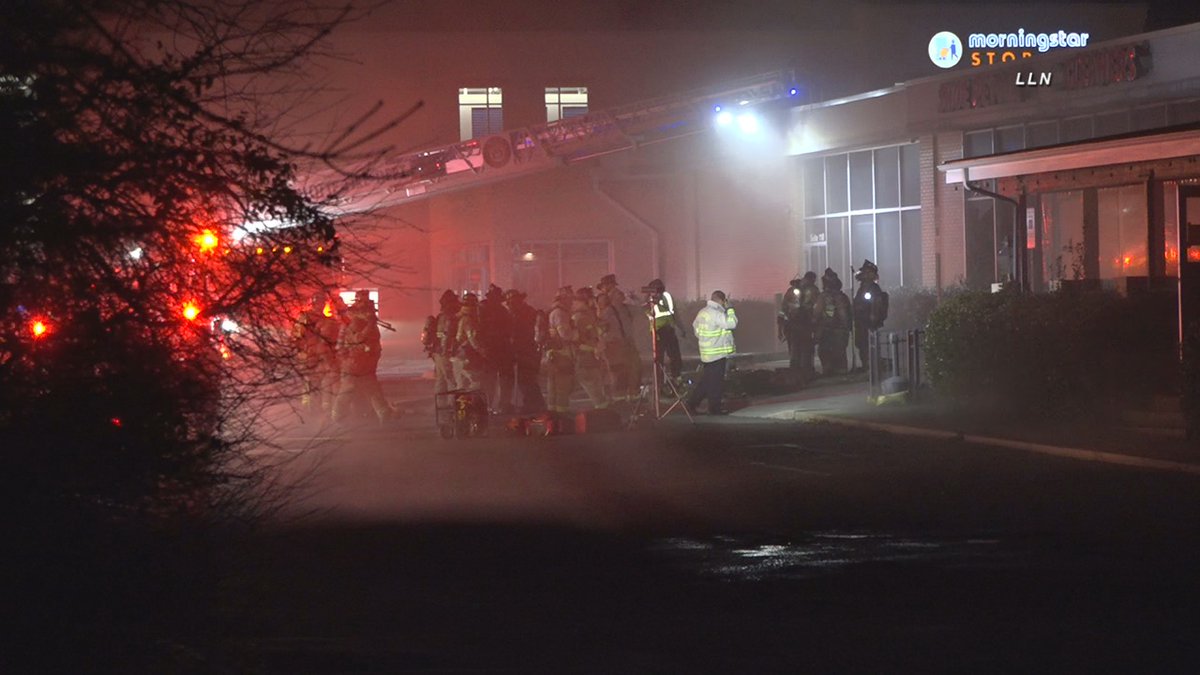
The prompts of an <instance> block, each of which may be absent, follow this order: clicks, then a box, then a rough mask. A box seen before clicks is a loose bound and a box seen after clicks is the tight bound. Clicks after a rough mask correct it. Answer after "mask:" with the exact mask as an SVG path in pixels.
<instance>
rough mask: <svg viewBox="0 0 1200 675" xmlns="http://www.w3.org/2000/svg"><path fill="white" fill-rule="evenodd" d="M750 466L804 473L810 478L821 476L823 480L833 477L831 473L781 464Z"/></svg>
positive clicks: (755, 463) (763, 463) (756, 463)
mask: <svg viewBox="0 0 1200 675" xmlns="http://www.w3.org/2000/svg"><path fill="white" fill-rule="evenodd" d="M750 465H751V466H761V467H763V468H764V469H776V470H779V471H790V472H792V473H803V474H807V475H810V476H821V477H823V478H829V477H830V476H832V475H833V474H831V473H826V472H824V471H810V470H808V469H798V468H796V467H794V466H783V465H780V464H767V463H766V462H750Z"/></svg>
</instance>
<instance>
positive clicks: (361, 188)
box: [339, 71, 801, 212]
mask: <svg viewBox="0 0 1200 675" xmlns="http://www.w3.org/2000/svg"><path fill="white" fill-rule="evenodd" d="M800 93H801V90H800V89H799V88H798V87H797V86H796V85H795V84H794V82H793V80H792V78H791V76H790V75H789V74H788V73H785V72H783V71H775V72H771V73H766V74H763V75H757V76H754V77H749V78H744V79H741V80H737V81H733V82H726V83H723V84H720V85H715V86H710V87H706V88H702V89H696V90H692V91H688V92H684V93H681V94H676V95H671V96H663V97H659V98H655V99H651V100H647V101H639V102H636V103H631V104H628V105H624V106H619V107H616V108H610V109H607V110H601V111H596V112H590V113H588V114H586V115H581V116H578V117H572V118H567V119H561V120H556V121H554V122H547V123H545V124H537V125H533V126H528V127H522V128H518V129H510V130H506V131H502V132H500V133H497V134H492V135H488V136H483V137H480V138H471V139H468V140H465V141H460V142H458V143H451V144H449V145H443V146H439V147H435V148H429V149H426V150H421V151H418V152H412V153H408V154H405V155H401V156H398V157H394V158H388V159H385V160H384V161H383V162H381V163H379V164H377V165H375V166H373V167H372V168H371V170H370V171H369V173H370V175H371V178H367V179H364V180H361V181H355V182H356V183H357V184H356V185H354V187H353V188H352V189H351V190H349V191H348V192H345V191H344V192H342V193H341V194H340V195H339V207H340V210H342V211H343V212H354V211H361V210H375V209H379V208H384V207H388V206H394V205H396V204H402V203H405V202H411V201H415V200H419V199H425V198H428V197H431V196H433V195H437V194H443V193H446V192H451V191H454V190H459V189H464V188H469V187H475V186H478V185H483V184H486V183H491V182H495V181H499V180H506V179H509V178H516V177H518V176H523V175H527V174H530V173H534V172H538V171H544V170H547V169H553V168H555V167H560V166H564V165H568V164H572V163H575V162H580V161H583V160H586V159H590V158H593V157H599V156H601V155H607V154H612V153H616V152H622V151H625V150H632V149H636V148H639V147H644V146H647V145H651V144H654V143H659V142H662V141H668V140H672V139H676V138H682V137H685V136H691V135H693V134H698V133H702V132H704V131H706V130H708V129H709V128H710V127H711V122H712V119H713V114H714V112H715V111H718V110H721V109H727V110H731V111H732V110H736V109H739V108H742V107H754V106H758V105H762V104H766V103H772V102H778V101H783V100H787V99H792V100H793V101H796V100H797V99H798V98H799V96H800ZM797 102H798V101H797Z"/></svg>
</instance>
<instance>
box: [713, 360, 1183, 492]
mask: <svg viewBox="0 0 1200 675" xmlns="http://www.w3.org/2000/svg"><path fill="white" fill-rule="evenodd" d="M868 391H869V389H868V385H867V384H866V383H865V382H855V383H840V384H826V385H821V384H818V385H816V386H814V387H813V388H811V389H806V390H803V391H800V392H797V393H795V394H791V395H788V396H784V397H776V398H774V399H766V400H760V401H755V402H754V403H753V404H752V405H750V406H748V407H746V408H743V409H741V410H738V411H736V412H734V413H732V415H731V416H735V417H741V418H760V419H775V420H796V421H804V422H825V423H832V424H842V425H846V426H852V427H858V428H865V429H872V430H875V431H882V432H885V433H891V434H897V435H904V436H918V437H925V438H937V439H943V440H959V441H964V442H967V443H972V444H979V445H987V446H991V447H997V448H1007V449H1011V450H1020V451H1023V452H1034V453H1038V454H1044V455H1051V456H1055V457H1064V458H1069V459H1076V460H1085V461H1093V462H1103V463H1107V464H1115V465H1122V466H1131V467H1138V468H1144V469H1156V470H1165V471H1173V472H1178V473H1186V474H1192V475H1200V447H1197V446H1196V444H1195V443H1194V442H1189V441H1186V440H1183V439H1173V438H1160V437H1156V436H1149V435H1143V434H1138V433H1133V432H1129V431H1127V430H1122V429H1120V428H1118V427H1115V426H1113V425H1111V424H1109V423H1108V422H1107V421H1105V420H1101V419H1096V420H1092V421H1089V422H1088V423H1087V424H1080V423H1059V424H1047V423H1043V424H1040V425H1038V424H1014V423H1011V422H1010V423H1007V424H1006V423H1001V422H998V421H996V420H987V419H982V418H975V419H967V418H963V417H960V416H955V415H954V414H953V413H952V412H950V411H949V410H948V409H947V408H946V407H945V406H941V405H938V404H936V403H921V404H915V405H892V406H885V407H878V406H875V405H873V404H871V403H870V402H869V401H868V396H867V395H868Z"/></svg>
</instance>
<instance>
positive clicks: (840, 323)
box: [813, 268, 851, 375]
mask: <svg viewBox="0 0 1200 675" xmlns="http://www.w3.org/2000/svg"><path fill="white" fill-rule="evenodd" d="M813 313H814V315H815V319H816V330H817V356H818V357H819V358H820V359H821V374H822V375H833V374H839V373H844V372H846V346H847V345H848V344H849V343H850V319H851V317H850V315H851V311H850V298H848V297H846V294H845V293H843V292H842V280H841V279H839V278H838V275H837V273H836V272H834V271H833V270H832V269H829V268H826V269H825V274H824V275H823V276H822V277H821V295H820V296H819V297H818V298H817V306H816V308H815V309H814V311H813Z"/></svg>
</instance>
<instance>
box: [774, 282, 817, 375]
mask: <svg viewBox="0 0 1200 675" xmlns="http://www.w3.org/2000/svg"><path fill="white" fill-rule="evenodd" d="M820 294H821V292H820V291H819V290H817V274H816V273H815V272H805V273H804V276H803V277H800V278H798V279H792V282H791V285H790V286H788V289H787V290H786V291H784V293H783V301H782V302H781V303H780V307H779V339H780V340H786V341H787V345H788V357H789V362H788V367H789V368H791V371H792V373H794V375H795V376H796V377H798V378H799V379H800V384H806V383H808V382H809V381H811V380H812V377H813V310H814V308H815V307H816V305H817V296H819V295H820Z"/></svg>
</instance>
